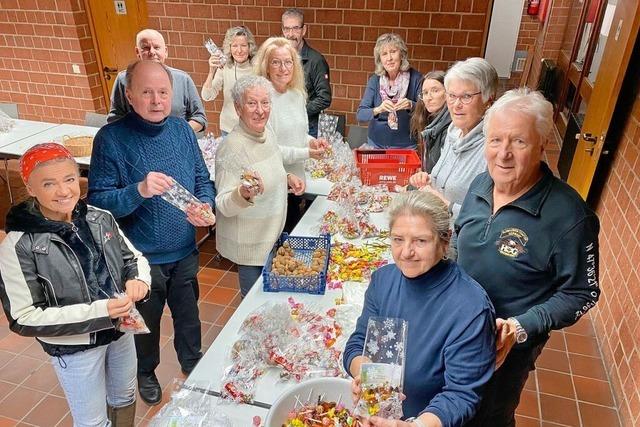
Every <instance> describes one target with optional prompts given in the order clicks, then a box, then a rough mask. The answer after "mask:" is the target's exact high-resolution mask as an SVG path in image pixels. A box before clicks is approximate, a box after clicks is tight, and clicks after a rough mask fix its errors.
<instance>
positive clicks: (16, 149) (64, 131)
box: [0, 124, 100, 168]
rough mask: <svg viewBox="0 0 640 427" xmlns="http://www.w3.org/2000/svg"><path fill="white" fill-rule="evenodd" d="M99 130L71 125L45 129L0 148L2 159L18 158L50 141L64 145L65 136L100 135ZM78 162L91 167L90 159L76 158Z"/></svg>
mask: <svg viewBox="0 0 640 427" xmlns="http://www.w3.org/2000/svg"><path fill="white" fill-rule="evenodd" d="M99 130H100V128H96V127H92V126H81V125H70V124H62V125H53V127H50V128H47V129H44V130H43V131H41V132H38V133H36V134H33V135H31V136H28V137H26V138H22V139H20V140H18V141H15V142H13V143H11V144H8V145H5V146H4V147H0V157H5V158H18V157H20V156H22V155H23V154H24V153H25V152H26V151H27V150H28V149H29V148H31V147H33V146H34V145H37V144H41V143H43V142H49V141H53V142H58V143H60V144H62V139H63V138H64V137H65V136H70V137H74V136H95V134H96V133H98V131H99ZM76 161H77V162H78V164H79V165H80V166H82V167H85V168H86V167H88V166H89V161H90V158H89V157H76Z"/></svg>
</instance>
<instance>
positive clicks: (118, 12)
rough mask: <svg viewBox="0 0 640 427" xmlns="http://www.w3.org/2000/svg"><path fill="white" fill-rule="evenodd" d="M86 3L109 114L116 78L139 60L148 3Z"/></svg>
mask: <svg viewBox="0 0 640 427" xmlns="http://www.w3.org/2000/svg"><path fill="white" fill-rule="evenodd" d="M84 2H85V7H86V10H87V14H88V18H89V26H90V28H91V33H92V36H93V45H94V48H95V50H96V55H97V62H98V67H99V69H100V80H101V82H102V90H103V92H104V97H105V100H106V104H107V111H108V110H109V102H110V99H111V88H112V87H113V83H114V81H115V78H116V75H117V74H118V72H119V71H121V70H124V69H126V68H127V65H128V64H129V63H130V62H131V61H133V60H134V59H135V57H136V54H135V47H136V34H137V33H138V32H139V31H140V30H143V29H144V28H147V3H146V1H145V0H116V1H111V0H84Z"/></svg>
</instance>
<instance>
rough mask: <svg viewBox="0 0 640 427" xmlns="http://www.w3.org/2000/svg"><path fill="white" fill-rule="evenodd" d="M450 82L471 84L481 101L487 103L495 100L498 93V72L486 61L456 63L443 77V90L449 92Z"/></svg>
mask: <svg viewBox="0 0 640 427" xmlns="http://www.w3.org/2000/svg"><path fill="white" fill-rule="evenodd" d="M451 80H463V81H467V82H471V83H473V84H474V85H475V86H476V89H477V90H478V91H480V92H481V94H482V101H483V102H487V101H489V100H493V99H495V98H496V93H497V92H498V72H497V71H496V69H495V68H494V67H493V65H491V64H490V63H489V62H488V61H487V60H486V59H483V58H468V59H466V60H464V61H458V62H456V63H455V64H453V66H452V67H451V68H449V70H448V71H447V75H446V76H444V88H445V90H446V91H449V83H451Z"/></svg>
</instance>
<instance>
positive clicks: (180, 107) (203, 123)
mask: <svg viewBox="0 0 640 427" xmlns="http://www.w3.org/2000/svg"><path fill="white" fill-rule="evenodd" d="M135 51H136V56H137V57H138V59H141V60H143V61H155V62H159V63H161V64H164V62H165V61H166V59H167V56H168V52H169V51H168V49H167V45H166V44H165V42H164V37H162V34H160V33H159V32H158V31H156V30H152V29H146V30H142V31H140V32H139V33H138V34H137V35H136V50H135ZM168 68H169V70H170V71H171V75H172V76H173V99H172V100H171V115H172V116H176V117H182V118H183V119H185V120H186V121H187V122H189V126H191V128H192V129H193V130H194V132H200V131H202V130H204V129H205V128H206V127H207V115H206V114H205V112H204V106H203V105H202V100H201V99H200V95H198V90H197V89H196V85H195V84H194V83H193V80H192V79H191V77H190V76H189V75H188V74H187V73H185V72H184V71H182V70H178V69H177V68H171V67H168ZM125 80H126V71H121V72H120V73H118V77H116V81H115V83H114V85H113V91H112V93H111V110H110V111H109V116H108V117H107V122H108V123H111V122H113V121H115V120H117V119H119V118H120V117H122V116H124V115H125V114H127V113H128V112H130V111H131V110H132V108H131V104H129V101H128V100H127V97H126V93H125Z"/></svg>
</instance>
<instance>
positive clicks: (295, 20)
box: [282, 8, 331, 137]
mask: <svg viewBox="0 0 640 427" xmlns="http://www.w3.org/2000/svg"><path fill="white" fill-rule="evenodd" d="M282 34H283V35H284V36H285V37H286V38H287V39H288V40H290V41H291V43H292V44H293V46H294V47H295V48H296V49H297V50H298V53H300V59H301V60H302V67H303V68H304V80H305V86H306V90H307V96H308V98H307V115H308V116H309V135H311V136H313V137H317V136H318V116H319V115H320V113H321V112H322V110H324V109H325V108H329V105H331V85H330V84H329V64H327V61H326V60H325V59H324V56H322V54H321V53H320V52H318V51H317V50H315V49H313V48H312V47H311V46H309V45H308V44H307V42H306V41H305V39H304V36H305V34H307V25H306V24H305V23H304V14H303V13H302V11H301V10H300V9H295V8H294V9H287V10H285V11H284V13H283V14H282Z"/></svg>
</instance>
